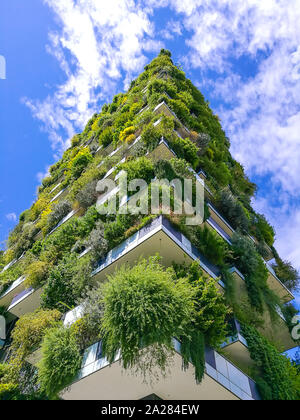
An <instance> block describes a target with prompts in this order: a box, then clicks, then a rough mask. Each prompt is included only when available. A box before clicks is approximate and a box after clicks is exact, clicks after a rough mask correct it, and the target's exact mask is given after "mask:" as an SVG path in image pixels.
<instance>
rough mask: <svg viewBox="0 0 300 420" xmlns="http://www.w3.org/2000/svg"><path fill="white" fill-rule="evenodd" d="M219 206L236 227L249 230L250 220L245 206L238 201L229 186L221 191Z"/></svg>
mask: <svg viewBox="0 0 300 420" xmlns="http://www.w3.org/2000/svg"><path fill="white" fill-rule="evenodd" d="M219 207H220V209H222V212H223V214H224V215H225V217H226V218H227V219H228V221H229V222H230V223H232V225H233V227H234V228H235V229H238V228H239V229H241V230H243V231H248V229H249V223H250V222H249V219H248V217H247V215H246V213H245V211H244V209H243V206H242V205H241V204H240V203H239V202H238V201H237V199H236V198H235V197H234V196H233V195H232V193H231V192H230V190H229V189H228V188H226V189H223V190H222V191H221V193H220V197H219Z"/></svg>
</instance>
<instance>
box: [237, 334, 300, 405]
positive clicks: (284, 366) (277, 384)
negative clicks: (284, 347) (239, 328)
mask: <svg viewBox="0 0 300 420" xmlns="http://www.w3.org/2000/svg"><path fill="white" fill-rule="evenodd" d="M243 335H244V337H245V338H246V340H247V343H248V348H249V351H250V354H251V358H252V359H253V360H254V361H255V363H256V366H257V368H258V369H259V370H260V371H261V372H262V380H263V382H261V381H260V382H259V383H258V385H260V392H261V394H262V397H263V398H264V399H271V400H275V401H278V400H299V398H300V387H299V382H300V376H299V374H298V373H297V369H296V368H295V367H293V366H292V365H291V363H290V361H289V360H288V359H287V358H286V357H285V356H282V355H281V354H280V353H279V352H278V351H277V350H276V348H275V347H274V346H272V345H271V344H270V343H269V342H268V341H267V340H266V339H265V338H264V337H262V336H261V335H260V334H259V333H258V332H257V331H256V330H255V329H254V328H252V327H248V326H244V327H243ZM262 384H264V386H261V385H262Z"/></svg>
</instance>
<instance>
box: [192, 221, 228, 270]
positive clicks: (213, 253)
mask: <svg viewBox="0 0 300 420" xmlns="http://www.w3.org/2000/svg"><path fill="white" fill-rule="evenodd" d="M194 234H195V245H196V246H197V248H198V249H199V251H200V252H201V253H202V254H203V255H204V256H205V257H207V259H208V260H209V261H210V262H212V263H213V264H215V265H218V266H221V267H222V266H224V264H225V260H226V258H227V256H228V254H229V251H228V246H227V244H226V242H225V241H224V240H223V239H222V238H221V237H220V236H219V235H218V234H217V233H216V232H215V231H214V230H213V229H210V228H209V227H207V226H206V225H205V226H204V227H202V226H201V227H197V228H195V233H194Z"/></svg>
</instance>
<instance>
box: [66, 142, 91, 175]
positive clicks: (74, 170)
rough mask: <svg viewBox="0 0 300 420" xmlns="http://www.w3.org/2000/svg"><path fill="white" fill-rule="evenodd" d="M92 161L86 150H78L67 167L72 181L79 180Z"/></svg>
mask: <svg viewBox="0 0 300 420" xmlns="http://www.w3.org/2000/svg"><path fill="white" fill-rule="evenodd" d="M92 159H93V157H92V155H91V153H90V151H89V150H88V149H86V148H85V149H82V150H80V151H79V152H78V154H77V155H76V156H75V157H74V158H73V159H72V160H71V161H70V163H69V165H68V166H69V169H70V174H71V176H72V177H73V178H74V179H77V178H79V177H80V175H81V174H82V172H83V171H84V169H85V168H86V167H87V166H88V164H89V163H90V162H91V160H92Z"/></svg>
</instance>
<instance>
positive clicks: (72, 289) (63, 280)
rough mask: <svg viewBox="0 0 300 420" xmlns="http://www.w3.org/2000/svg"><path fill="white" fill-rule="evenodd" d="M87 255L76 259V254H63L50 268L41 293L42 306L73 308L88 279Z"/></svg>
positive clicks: (88, 265)
mask: <svg viewBox="0 0 300 420" xmlns="http://www.w3.org/2000/svg"><path fill="white" fill-rule="evenodd" d="M91 271H92V269H91V265H90V263H89V257H88V256H87V257H86V258H82V259H78V257H77V255H74V254H70V255H65V256H64V258H63V259H62V260H61V261H60V262H59V263H58V264H57V265H56V266H55V267H53V268H52V270H51V271H50V273H49V277H48V280H47V283H46V285H45V287H44V291H43V294H42V306H43V307H44V308H49V309H55V308H57V309H60V310H61V311H63V312H64V311H65V310H66V308H73V307H74V306H75V305H76V303H77V301H78V299H79V298H80V296H81V295H82V292H83V290H84V289H85V288H86V287H87V285H88V284H89V281H90V274H91Z"/></svg>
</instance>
